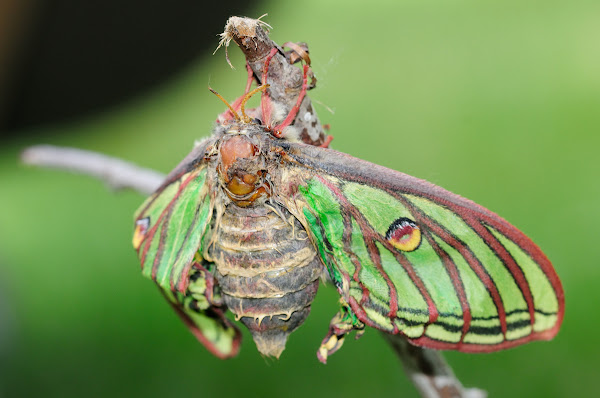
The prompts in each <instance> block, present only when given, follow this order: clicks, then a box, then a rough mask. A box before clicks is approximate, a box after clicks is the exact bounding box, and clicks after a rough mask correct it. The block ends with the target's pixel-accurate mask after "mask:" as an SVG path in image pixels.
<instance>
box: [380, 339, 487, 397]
mask: <svg viewBox="0 0 600 398" xmlns="http://www.w3.org/2000/svg"><path fill="white" fill-rule="evenodd" d="M382 335H383V336H384V338H385V340H386V341H387V342H388V343H389V344H390V346H391V347H392V348H393V349H394V352H395V353H396V355H397V356H398V358H399V359H400V361H401V362H402V365H403V367H404V371H405V372H406V374H407V375H408V377H409V378H410V380H411V381H412V382H413V384H414V385H415V387H416V388H417V390H418V391H419V393H420V394H421V396H422V397H423V398H485V397H486V396H487V393H486V392H485V391H483V390H480V389H478V388H464V387H463V386H462V384H461V383H460V381H459V380H458V379H457V378H456V376H454V373H453V372H452V369H451V368H450V366H449V365H448V363H447V362H446V361H445V360H444V357H443V356H442V354H441V352H440V351H434V350H428V349H425V348H421V347H416V346H414V345H412V344H410V343H409V342H408V340H406V339H405V338H404V337H402V336H400V335H392V334H388V333H382Z"/></svg>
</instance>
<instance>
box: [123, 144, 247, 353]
mask: <svg viewBox="0 0 600 398" xmlns="http://www.w3.org/2000/svg"><path fill="white" fill-rule="evenodd" d="M210 143H211V141H210V140H206V141H204V142H202V143H200V144H199V145H197V146H196V147H195V148H194V150H193V151H192V152H191V153H190V155H188V156H187V157H186V158H185V159H184V160H183V161H182V162H181V163H180V164H179V165H178V166H177V167H176V168H175V169H174V170H173V171H172V172H171V173H170V174H169V175H168V176H167V178H166V180H165V182H164V183H163V184H162V186H161V187H159V188H158V189H157V191H156V192H155V193H154V194H153V195H152V196H150V197H149V198H148V199H147V200H146V201H145V202H144V203H143V204H142V206H141V207H140V208H139V209H138V211H137V212H136V214H135V232H134V237H133V246H134V248H135V249H136V251H137V253H138V257H139V258H140V262H141V265H142V273H143V274H144V275H145V276H146V277H148V278H150V279H152V280H154V281H155V282H156V284H157V285H158V287H159V288H160V290H161V292H162V293H163V295H164V296H165V298H166V299H167V300H168V301H169V303H170V304H171V306H172V307H173V309H174V310H175V312H176V313H177V314H178V315H179V317H180V318H181V319H182V320H183V322H184V323H185V324H186V326H187V327H188V328H189V329H190V331H191V332H192V334H193V335H194V336H195V337H196V338H197V339H198V340H199V341H200V342H201V343H202V344H204V346H205V347H206V348H207V349H208V350H209V351H210V352H211V353H212V354H214V355H215V356H217V357H219V358H223V359H224V358H231V357H233V356H235V355H237V353H238V351H239V345H240V341H241V334H240V332H239V330H238V329H237V328H236V327H235V326H234V325H233V324H232V323H231V322H230V321H229V320H228V319H227V318H226V317H225V315H224V313H223V312H224V311H225V310H226V307H224V306H223V304H222V303H221V302H220V300H215V290H214V289H215V282H214V278H213V275H212V273H211V272H209V271H208V270H207V269H206V268H205V266H207V265H210V263H204V266H203V265H202V264H201V263H203V261H202V259H201V256H200V255H199V252H201V251H202V250H201V249H202V248H201V245H202V240H203V237H204V235H205V233H206V230H207V228H208V225H209V222H210V220H211V217H212V212H213V202H212V199H211V194H210V187H209V184H208V183H207V172H208V170H207V167H206V164H205V162H204V154H205V151H206V148H207V146H208V145H210Z"/></svg>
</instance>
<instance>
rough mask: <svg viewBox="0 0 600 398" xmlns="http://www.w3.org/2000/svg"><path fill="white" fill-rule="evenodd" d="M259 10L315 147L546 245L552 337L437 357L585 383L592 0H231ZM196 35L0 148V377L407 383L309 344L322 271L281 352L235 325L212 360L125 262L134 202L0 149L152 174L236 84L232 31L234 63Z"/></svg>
mask: <svg viewBox="0 0 600 398" xmlns="http://www.w3.org/2000/svg"><path fill="white" fill-rule="evenodd" d="M173 6H174V7H175V6H176V5H173ZM264 12H268V13H269V16H268V17H266V18H265V20H266V21H267V22H268V23H270V24H271V25H272V26H273V27H274V29H273V31H272V32H271V37H272V38H273V39H274V40H275V41H277V42H279V43H282V42H285V41H305V42H307V43H309V46H310V51H311V53H310V54H311V58H312V60H313V70H314V72H315V74H316V76H317V78H318V79H319V80H318V86H317V89H315V90H313V91H311V92H310V95H311V97H312V98H313V99H314V100H315V101H318V102H319V103H321V104H324V105H326V106H327V107H329V108H332V109H334V110H335V113H334V114H331V113H329V112H328V111H327V110H326V108H325V107H324V106H320V105H316V106H317V111H318V112H319V116H320V118H321V120H322V122H323V123H330V124H331V126H332V129H331V134H332V135H334V136H335V140H334V141H333V144H332V147H334V148H335V149H338V150H341V151H344V152H347V153H350V154H352V155H354V156H357V157H360V158H363V159H366V160H369V161H371V162H374V163H378V164H382V165H384V166H387V167H390V168H393V169H396V170H400V171H403V172H405V173H408V174H411V175H415V176H417V177H420V178H424V179H427V180H429V181H432V182H434V183H436V184H438V185H441V186H443V187H445V188H447V189H449V190H451V191H454V192H456V193H459V194H461V195H463V196H466V197H468V198H470V199H473V200H475V201H476V202H478V203H480V204H482V205H484V206H485V207H488V208H490V209H491V210H493V211H495V212H497V213H499V214H500V215H502V216H503V217H504V218H506V219H508V220H509V221H510V222H512V223H513V224H515V225H516V226H518V227H519V228H521V229H522V230H523V231H524V232H525V233H527V234H528V235H529V236H530V237H531V238H532V239H533V240H534V241H535V242H536V243H537V244H538V245H539V246H540V247H541V248H542V249H543V250H544V251H545V252H546V254H547V255H548V257H549V258H550V259H551V260H552V262H553V263H554V266H555V268H556V270H557V272H558V274H559V275H560V277H561V279H562V281H563V284H564V288H565V294H566V304H567V309H566V316H565V319H564V323H563V328H562V330H561V332H560V333H559V335H558V336H557V337H556V339H555V340H553V341H551V342H536V343H532V344H529V345H526V346H523V347H519V348H515V349H511V350H508V351H504V352H500V353H494V354H481V355H473V354H460V353H454V352H451V353H447V355H446V358H447V359H448V361H449V362H450V364H451V365H452V366H453V368H454V370H455V372H456V373H457V375H458V376H459V378H460V379H461V381H462V382H463V383H464V384H465V385H466V386H477V387H480V388H484V389H486V390H487V391H489V393H490V396H492V397H504V396H513V397H516V396H518V397H574V396H582V397H583V396H594V395H596V394H597V385H596V384H595V382H596V379H597V377H598V374H599V373H598V372H599V371H598V363H599V362H598V361H599V359H600V343H599V342H598V339H597V338H596V336H595V331H597V330H598V328H599V327H600V321H599V320H598V317H597V315H596V313H597V310H598V308H597V305H598V303H599V302H600V300H599V299H600V295H599V293H598V292H599V291H600V289H598V287H597V285H598V281H600V267H599V266H598V265H599V263H598V260H600V252H599V250H598V247H599V245H598V242H597V239H598V237H599V234H598V232H597V231H598V225H599V224H600V211H599V210H598V198H599V197H600V184H599V177H600V173H599V172H600V167H599V161H598V155H597V152H598V149H599V147H600V138H599V134H598V132H599V129H600V45H599V43H600V2H598V1H597V0H577V1H553V0H546V1H527V2H522V1H516V0H507V1H502V2H499V1H498V2H485V3H482V2H477V1H468V0H464V1H452V2H447V1H438V0H429V1H412V0H404V1H392V0H389V1H370V2H362V1H349V0H346V1H343V2H342V1H340V2H336V1H323V0H321V1H315V0H305V1H301V2H298V1H294V2H291V1H290V2H287V1H286V2H276V1H274V0H272V1H265V2H263V3H261V4H260V7H258V6H257V7H255V9H254V10H251V11H250V12H249V13H248V15H249V16H253V17H257V16H259V15H261V14H263V13H264ZM203 18H211V17H210V15H198V23H202V20H203ZM222 22H223V24H224V23H225V20H223V21H222ZM216 33H219V32H218V31H217V32H215V34H216ZM216 44H217V39H216V38H215V39H214V45H215V46H216ZM211 53H212V51H208V50H207V51H206V53H205V54H203V56H202V57H200V58H198V59H197V60H196V61H195V62H193V63H192V64H191V65H189V66H188V67H187V68H186V69H185V70H184V71H182V72H181V73H179V74H177V76H175V77H173V78H171V79H168V80H166V81H164V82H163V83H161V84H160V85H159V86H158V87H155V89H154V90H152V91H151V92H149V93H147V94H146V95H143V96H141V97H138V98H137V99H133V100H129V101H128V102H126V103H125V104H122V105H121V106H119V107H113V108H111V109H110V110H107V111H104V112H102V113H96V114H94V115H92V116H88V117H86V118H83V119H78V120H76V121H71V122H68V123H61V124H55V125H52V126H48V125H45V126H43V127H36V128H29V129H27V130H22V131H17V134H16V138H12V139H10V140H5V142H3V143H2V145H1V146H0V395H2V394H3V393H4V394H5V395H6V396H11V397H12V396H34V395H35V396H45V397H80V396H87V397H106V396H128V397H133V396H140V397H155V396H156V397H158V396H184V395H185V396H193V397H196V396H198V397H204V396H212V397H233V396H242V395H243V396H260V397H282V396H311V397H314V398H316V397H332V396H333V397H335V396H345V397H373V396H416V391H415V389H414V387H413V386H412V385H411V383H410V382H409V381H408V380H407V378H406V377H405V376H404V374H403V372H402V370H401V368H400V364H399V363H398V362H397V359H396V358H395V357H394V355H393V354H392V353H391V351H390V349H389V348H388V346H387V345H386V343H385V342H384V341H383V339H382V338H381V336H379V334H378V333H377V332H376V331H374V330H369V331H367V333H366V334H365V336H364V337H363V338H362V339H360V340H358V341H354V340H352V339H349V340H348V341H347V342H346V344H345V346H344V348H343V349H342V350H340V351H339V352H338V353H336V354H335V355H334V356H332V357H331V358H330V360H329V362H328V364H327V365H325V366H324V365H321V364H320V363H319V362H318V361H317V359H316V356H315V352H316V350H317V348H318V346H319V343H320V341H321V339H322V338H323V337H324V335H325V333H326V331H327V326H328V323H329V320H330V319H331V317H332V316H333V315H334V313H335V311H336V309H337V303H336V301H337V300H336V297H337V294H336V292H335V291H334V290H333V289H332V288H331V287H322V288H321V290H320V293H319V295H318V297H317V299H316V301H315V303H314V305H313V310H312V313H311V316H310V317H309V318H308V320H307V322H306V323H305V324H304V326H302V327H301V328H300V329H299V330H298V331H297V332H295V333H294V334H293V335H292V336H291V338H290V340H289V342H288V346H287V349H286V351H285V352H284V353H283V355H282V357H281V359H280V360H278V361H274V360H266V359H263V358H262V357H261V356H260V355H259V354H258V352H257V351H256V349H255V346H254V343H253V342H252V339H251V338H250V336H249V334H248V333H246V331H244V343H243V345H242V350H241V353H240V355H239V356H238V357H237V358H235V359H232V360H228V361H221V360H218V359H216V358H213V357H212V356H211V355H210V354H209V353H208V352H207V351H206V350H205V349H204V348H203V347H202V346H201V345H200V344H199V343H197V342H196V341H195V339H194V338H193V337H192V335H191V334H190V333H189V332H188V331H187V329H186V328H185V327H184V326H183V324H182V323H181V322H180V321H179V319H178V318H177V316H176V315H175V314H174V313H173V312H172V311H171V309H170V308H169V306H168V305H167V304H166V303H165V302H164V300H163V298H162V297H161V295H160V294H159V293H158V291H157V289H156V288H155V287H154V286H153V284H152V283H150V282H149V281H148V280H145V279H144V278H142V277H141V275H140V272H139V263H138V260H137V258H136V256H135V253H134V251H133V249H132V248H131V244H130V241H131V232H132V214H133V211H134V210H135V209H136V208H137V206H138V205H139V204H140V203H141V201H142V200H143V198H142V197H141V196H139V195H137V194H135V193H131V192H118V193H113V192H111V191H110V190H108V189H107V188H106V187H105V186H104V185H103V184H102V183H100V182H98V181H95V180H92V179H90V178H86V177H83V176H78V175H71V174H66V173H63V172H57V171H52V170H41V169H34V168H29V167H25V166H23V165H20V164H19V160H18V156H19V152H20V151H21V150H22V149H23V148H24V147H26V146H28V145H31V144H36V143H41V142H40V141H43V142H44V143H51V144H55V145H67V146H74V147H79V148H85V149H90V150H95V151H99V152H104V153H107V154H110V155H114V156H117V157H121V158H124V159H129V160H132V161H134V162H136V163H138V164H140V165H143V166H148V167H151V168H155V169H157V170H160V171H163V172H168V171H169V169H170V168H172V167H173V166H174V165H175V164H176V163H178V161H179V160H180V159H181V158H183V157H184V156H185V155H186V154H187V152H188V151H189V150H190V149H191V148H192V143H193V141H194V140H195V139H197V138H200V137H203V136H206V135H208V134H209V133H210V130H211V126H212V123H213V121H214V119H215V116H216V115H217V114H218V113H219V112H221V111H223V104H222V103H221V102H220V101H218V100H217V99H216V98H215V97H214V96H213V95H212V94H210V93H209V92H208V91H207V90H206V86H207V83H208V82H210V84H211V86H212V87H214V88H215V89H217V90H218V91H219V92H220V93H221V94H223V95H224V96H225V97H226V98H229V99H233V98H235V97H237V96H238V95H239V94H240V93H241V92H242V91H243V87H244V84H245V71H244V67H243V65H244V62H243V58H242V57H241V56H240V54H239V51H238V50H237V48H236V47H235V46H233V47H230V55H231V57H232V62H233V63H234V65H235V66H236V67H237V69H236V70H231V69H230V68H229V67H228V65H227V63H226V62H225V56H224V53H223V52H222V51H220V52H218V53H217V54H216V56H211ZM141 67H143V65H142V66H141Z"/></svg>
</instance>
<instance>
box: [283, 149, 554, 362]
mask: <svg viewBox="0 0 600 398" xmlns="http://www.w3.org/2000/svg"><path fill="white" fill-rule="evenodd" d="M281 147H282V149H283V150H284V151H285V153H286V156H285V158H284V160H285V161H286V162H287V163H286V166H287V167H286V171H285V172H284V173H283V175H282V177H281V178H282V181H281V184H280V185H281V186H282V187H284V189H282V190H281V192H280V194H279V196H278V200H279V201H280V202H281V203H283V204H284V205H285V206H286V207H288V208H289V209H290V211H292V213H293V214H294V215H295V216H296V217H298V218H299V220H300V221H301V223H302V224H303V225H304V226H305V228H306V229H307V231H308V232H309V235H310V237H311V239H312V241H313V243H314V245H315V247H316V248H317V250H318V252H319V253H320V255H321V258H322V260H323V262H324V264H325V266H326V267H327V269H328V272H329V275H330V277H331V279H332V280H333V282H334V283H335V285H336V286H337V288H338V290H339V292H340V294H341V295H342V298H343V299H344V300H345V301H346V302H347V303H348V304H349V306H350V307H351V309H352V311H353V312H354V313H355V314H356V316H357V317H358V319H359V320H360V321H361V322H363V323H365V324H366V325H369V326H372V327H375V328H377V329H380V330H383V331H386V332H388V333H392V334H396V333H400V334H402V335H405V336H406V337H407V338H408V339H409V340H410V341H411V342H412V343H413V344H415V345H419V346H424V347H428V348H434V349H454V350H459V351H464V352H490V351H496V350H500V349H504V348H508V347H512V346H515V345H519V344H522V343H525V342H528V341H532V340H539V339H550V338H552V337H553V336H554V335H555V334H556V333H557V332H558V329H559V328H560V324H561V322H562V319H563V315H564V295H563V290H562V286H561V283H560V280H559V279H558V276H557V275H556V272H555V271H554V269H553V267H552V265H551V263H550V261H549V260H548V259H547V257H546V256H545V255H544V254H543V253H542V251H541V250H540V249H539V248H538V247H537V246H536V245H535V244H534V243H533V242H532V241H531V240H530V239H529V238H528V237H526V236H525V235H524V234H523V233H522V232H521V231H519V230H518V229H516V228H515V227H513V226H512V225H510V224H509V223H508V222H507V221H505V220H504V219H502V218H500V217H499V216H497V215H496V214H494V213H492V212H490V211H489V210H487V209H485V208H483V207H481V206H479V205H477V204H475V203H474V202H472V201H470V200H467V199H464V198H462V197H460V196H458V195H455V194H453V193H450V192H448V191H446V190H444V189H442V188H440V187H437V186H435V185H433V184H431V183H428V182H426V181H424V180H420V179H417V178H415V177H411V176H408V175H406V174H403V173H400V172H396V171H392V170H389V169H386V168H384V167H381V166H377V165H374V164H372V163H369V162H366V161H363V160H360V159H356V158H353V157H351V156H348V155H346V154H343V153H340V152H337V151H334V150H330V149H325V148H317V147H310V146H307V145H302V144H292V143H289V144H287V143H286V144H281Z"/></svg>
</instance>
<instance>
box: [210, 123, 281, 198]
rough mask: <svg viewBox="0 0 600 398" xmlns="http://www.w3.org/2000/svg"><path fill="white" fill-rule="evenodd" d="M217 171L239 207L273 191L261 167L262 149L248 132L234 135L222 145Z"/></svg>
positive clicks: (229, 194)
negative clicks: (252, 140)
mask: <svg viewBox="0 0 600 398" xmlns="http://www.w3.org/2000/svg"><path fill="white" fill-rule="evenodd" d="M220 152H221V163H220V165H219V167H218V172H219V174H220V177H221V181H222V182H223V186H224V188H225V192H226V193H227V195H228V196H229V198H230V199H231V200H232V201H233V202H234V203H235V204H237V205H238V206H240V207H248V206H250V205H252V204H253V203H254V202H255V201H256V200H257V199H259V198H265V197H268V196H269V194H270V192H271V190H270V186H269V184H268V183H267V182H266V181H265V176H266V173H265V172H264V171H263V170H260V168H259V163H260V151H259V150H258V148H257V147H256V145H254V144H253V143H252V142H251V141H250V139H249V138H248V137H247V136H245V135H233V136H231V137H230V138H228V139H226V141H225V142H223V144H222V145H221V149H220Z"/></svg>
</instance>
